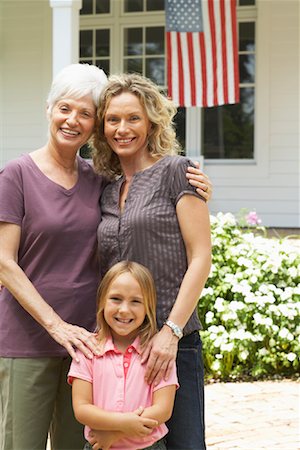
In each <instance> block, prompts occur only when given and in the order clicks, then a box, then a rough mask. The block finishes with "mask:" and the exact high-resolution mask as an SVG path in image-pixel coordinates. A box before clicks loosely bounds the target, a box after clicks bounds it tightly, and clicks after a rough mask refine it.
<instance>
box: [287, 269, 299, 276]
mask: <svg viewBox="0 0 300 450" xmlns="http://www.w3.org/2000/svg"><path fill="white" fill-rule="evenodd" d="M287 271H288V274H289V276H290V277H291V278H296V276H297V272H298V271H297V269H296V267H289V268H288V270H287Z"/></svg>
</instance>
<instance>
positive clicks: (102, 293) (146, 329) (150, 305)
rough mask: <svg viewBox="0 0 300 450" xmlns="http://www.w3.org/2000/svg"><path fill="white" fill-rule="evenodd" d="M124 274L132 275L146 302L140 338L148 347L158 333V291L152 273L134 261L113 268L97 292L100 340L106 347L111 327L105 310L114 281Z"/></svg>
mask: <svg viewBox="0 0 300 450" xmlns="http://www.w3.org/2000/svg"><path fill="white" fill-rule="evenodd" d="M123 273H130V274H131V275H132V276H133V278H134V279H135V280H136V281H137V282H138V283H139V285H140V288H141V291H142V296H143V300H144V305H145V310H146V316H145V320H144V322H143V323H142V325H141V326H140V329H139V336H140V343H141V346H142V347H144V346H145V345H147V343H148V342H149V340H150V339H151V338H152V336H154V334H155V333H156V332H157V326H156V289H155V284H154V280H153V277H152V275H151V273H150V271H149V270H148V269H147V268H146V267H144V266H143V265H142V264H139V263H136V262H133V261H121V262H119V263H117V264H115V265H114V266H112V267H111V268H110V269H109V270H108V272H106V274H105V275H104V277H103V279H102V281H101V283H100V285H99V288H98V292H97V330H98V340H99V342H100V344H102V345H104V343H105V340H106V339H107V337H108V336H110V327H109V325H108V324H107V322H106V321H105V318H104V308H105V303H106V300H107V294H108V291H109V289H110V287H111V285H112V283H113V282H114V280H115V279H116V278H117V277H119V276H120V275H122V274H123Z"/></svg>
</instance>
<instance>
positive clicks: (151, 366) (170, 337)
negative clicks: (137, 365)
mask: <svg viewBox="0 0 300 450" xmlns="http://www.w3.org/2000/svg"><path fill="white" fill-rule="evenodd" d="M177 351H178V338H177V337H176V336H174V334H173V333H172V330H171V329H170V328H169V327H167V326H166V325H165V326H163V327H162V329H161V330H160V331H159V332H158V333H157V334H156V335H155V336H153V338H152V339H151V341H150V343H149V344H148V346H147V347H146V349H145V350H144V351H143V355H142V364H143V363H144V362H145V361H147V360H148V362H147V368H146V374H145V379H146V381H147V383H149V384H151V383H154V384H155V385H157V384H158V383H159V382H160V381H161V380H162V379H163V378H164V379H165V380H167V379H168V378H169V376H170V372H171V368H172V364H173V363H174V361H175V359H176V356H177Z"/></svg>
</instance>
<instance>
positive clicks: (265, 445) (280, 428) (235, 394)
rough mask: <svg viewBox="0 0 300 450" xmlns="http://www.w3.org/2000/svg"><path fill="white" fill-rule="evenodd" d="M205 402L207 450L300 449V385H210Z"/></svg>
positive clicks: (257, 383)
mask: <svg viewBox="0 0 300 450" xmlns="http://www.w3.org/2000/svg"><path fill="white" fill-rule="evenodd" d="M205 402H206V443H207V450H299V449H300V403H299V402H300V382H298V383H297V382H295V381H288V380H284V381H278V382H277V381H274V382H273V381H272V382H270V381H256V382H253V383H215V384H209V385H206V386H205ZM47 450H50V445H49V443H48V446H47Z"/></svg>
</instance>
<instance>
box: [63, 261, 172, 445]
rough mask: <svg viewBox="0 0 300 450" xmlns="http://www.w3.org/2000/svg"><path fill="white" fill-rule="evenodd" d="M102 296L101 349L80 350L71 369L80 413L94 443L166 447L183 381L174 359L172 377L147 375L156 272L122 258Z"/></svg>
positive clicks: (76, 409)
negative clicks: (144, 360)
mask: <svg viewBox="0 0 300 450" xmlns="http://www.w3.org/2000/svg"><path fill="white" fill-rule="evenodd" d="M97 297H98V311H97V325H98V329H99V332H98V335H97V337H98V340H99V343H100V348H101V352H100V355H99V356H93V359H88V358H86V357H85V356H84V355H83V353H81V352H79V351H78V352H77V361H76V360H73V362H72V364H71V368H70V371H69V375H68V380H69V382H70V383H72V396H73V409H74V413H75V417H76V419H77V420H78V421H79V422H81V423H83V424H84V425H86V427H85V437H86V439H89V441H90V442H92V444H95V443H96V442H97V445H96V446H95V447H94V448H97V449H98V448H101V449H103V450H106V449H109V448H111V449H118V450H125V449H131V450H137V449H161V450H163V449H165V448H166V447H165V445H164V442H163V439H162V438H163V437H164V436H165V435H166V434H167V432H168V429H167V427H166V425H165V424H164V422H165V421H166V420H168V419H169V418H170V416H171V414H172V409H173V404H174V397H175V391H176V387H177V386H178V382H177V376H176V367H175V363H174V365H173V367H172V373H171V376H170V377H169V378H168V380H167V381H166V380H162V381H161V382H160V383H159V384H158V385H153V384H152V385H149V384H148V383H147V382H146V381H145V370H146V367H145V365H144V364H141V352H142V350H143V348H144V347H145V346H146V345H147V343H148V342H149V340H150V339H151V338H152V336H153V335H154V334H155V333H156V319H155V313H156V292H155V286H154V281H153V278H152V276H151V274H150V272H149V271H148V269H146V268H145V267H144V266H142V265H141V264H138V263H135V262H131V261H121V262H119V263H118V264H116V265H114V266H113V267H112V268H111V269H110V270H109V271H108V272H107V273H106V275H105V276H104V278H103V280H102V282H101V284H100V286H99V289H98V295H97ZM91 429H92V430H93V432H91V434H90V430H91ZM94 430H99V431H94ZM91 436H93V439H91ZM91 448H92V447H91V446H90V444H87V445H86V446H85V449H91Z"/></svg>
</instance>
